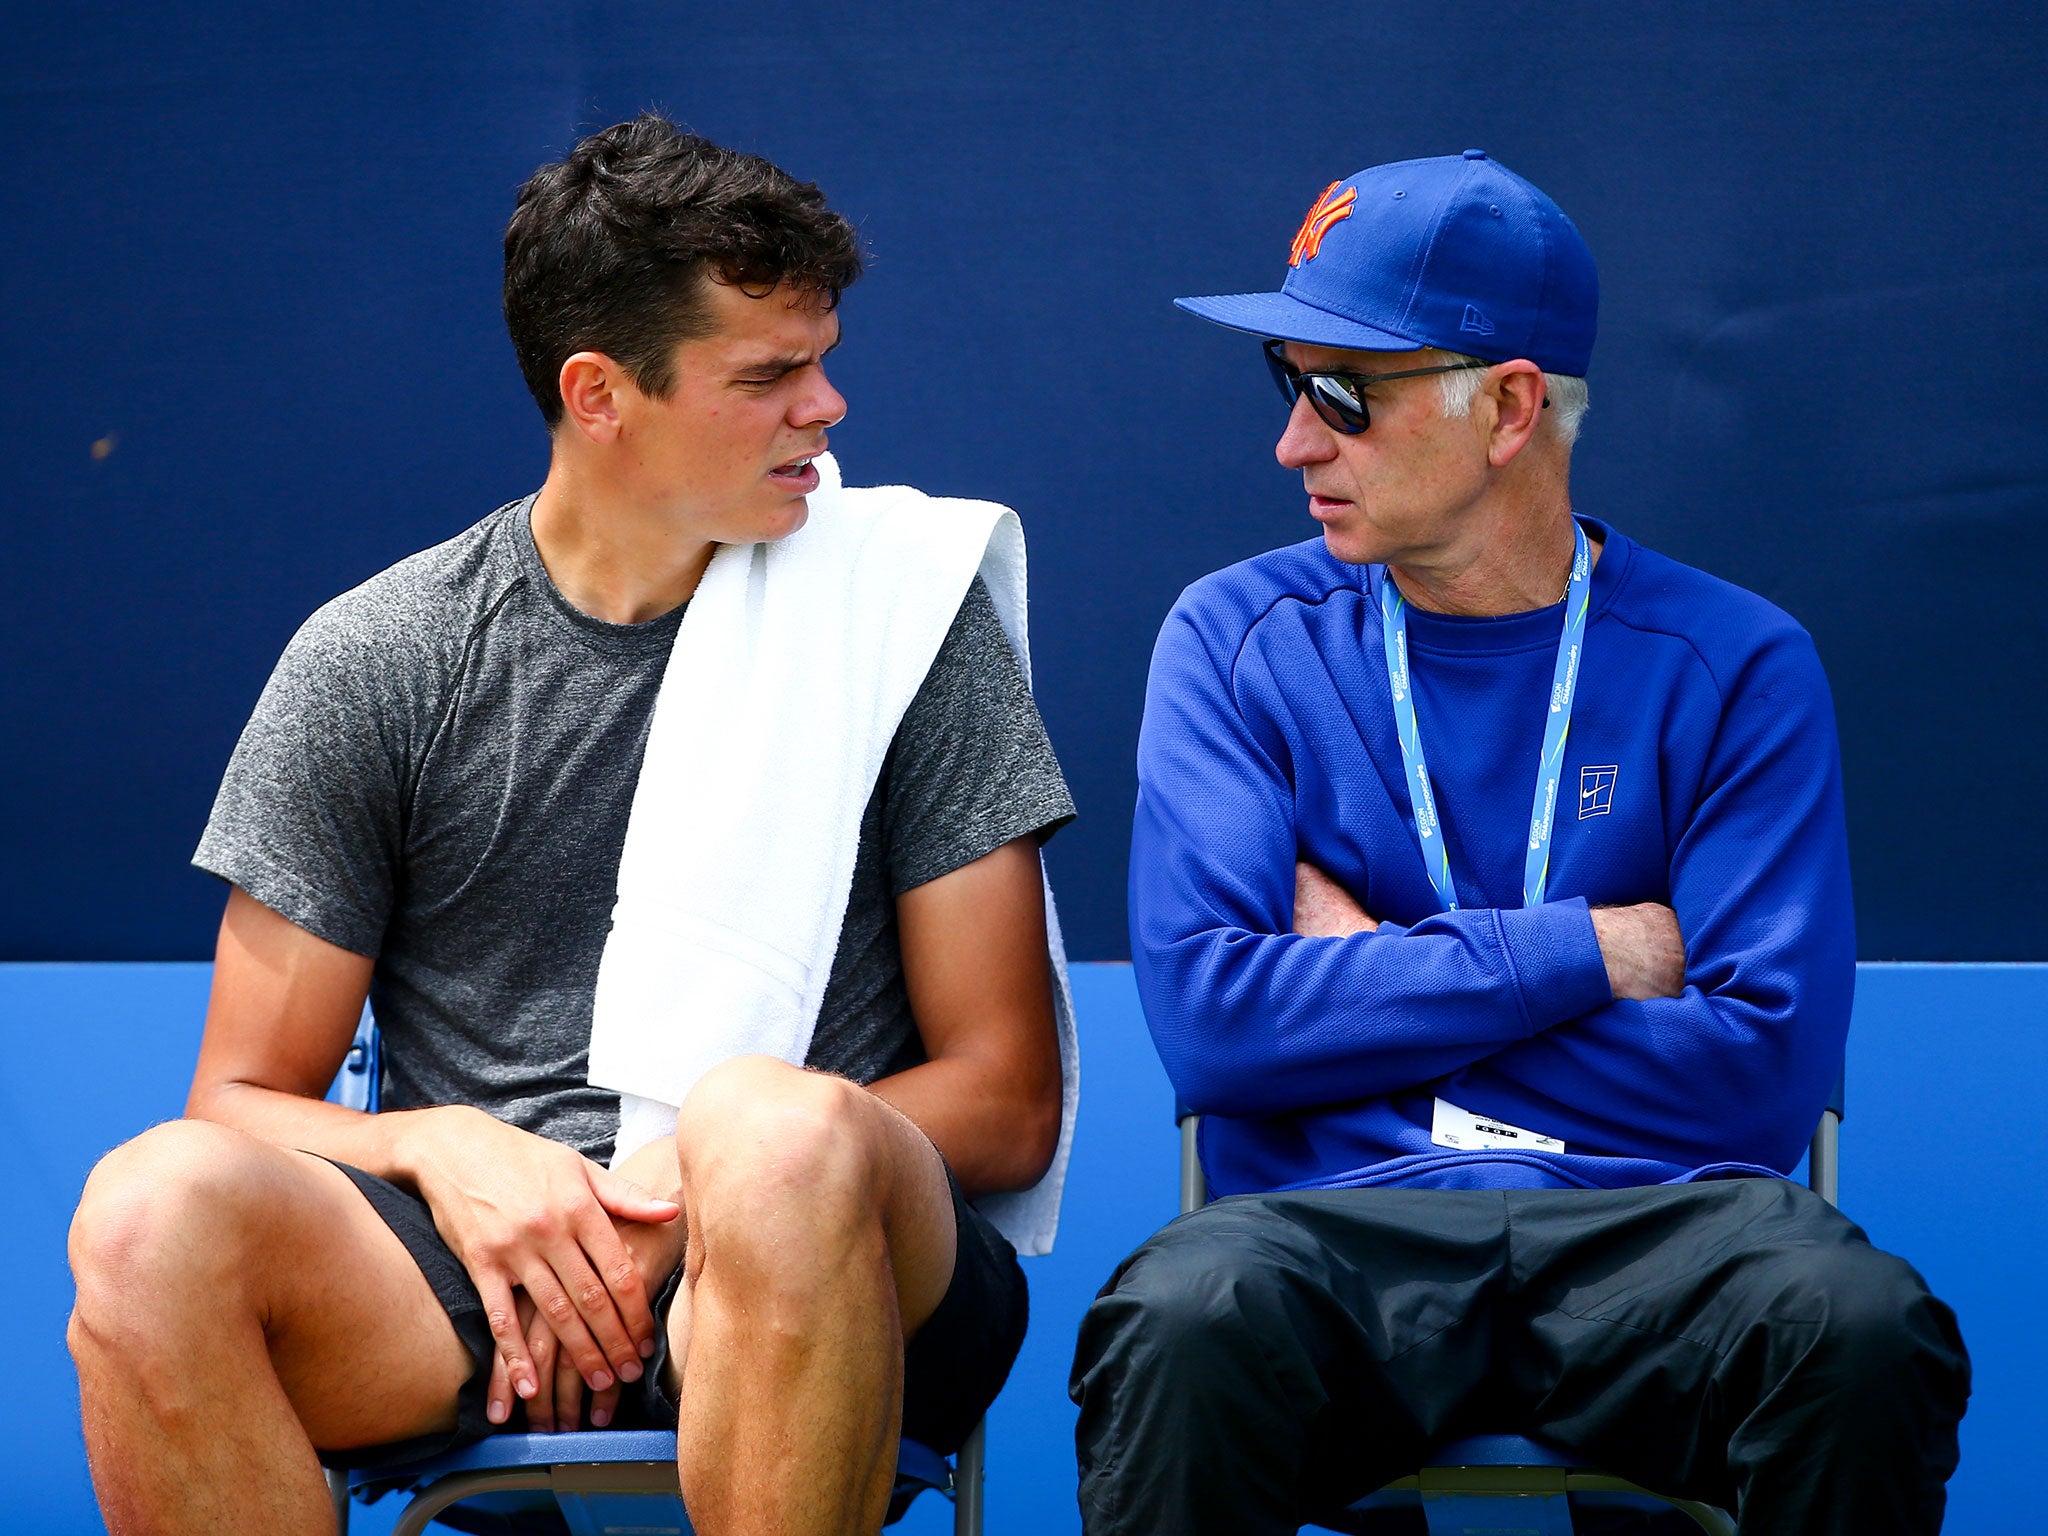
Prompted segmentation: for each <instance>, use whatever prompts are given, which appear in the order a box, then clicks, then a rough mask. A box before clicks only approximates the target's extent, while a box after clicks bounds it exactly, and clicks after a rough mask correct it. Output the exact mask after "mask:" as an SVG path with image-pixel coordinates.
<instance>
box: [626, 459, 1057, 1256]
mask: <svg viewBox="0 0 2048 1536" xmlns="http://www.w3.org/2000/svg"><path fill="white" fill-rule="evenodd" d="M816 462H817V465H818V473H819V485H818V489H817V490H815V491H813V492H812V493H811V495H810V498H809V502H810V517H809V520H808V521H807V522H806V523H805V525H804V526H803V527H802V528H800V529H799V530H797V532H795V533H793V534H791V535H790V536H789V537H788V538H785V539H782V540H779V541H777V542H775V543H772V544H734V545H725V546H723V547H721V548H720V549H719V550H718V552H717V554H716V555H714V556H713V558H712V561H711V564H710V567H709V568H708V569H707V570H706V571H705V573H704V579H703V580H702V581H701V582H700V583H698V586H697V591H696V594H695V595H694V596H693V597H692V598H691V599H690V606H689V608H688V610H687V611H686V612H685V613H684V615H683V622H682V625H681V626H680V628H679V629H678V630H677V633H676V640H675V648H674V650H673V651H672V652H671V654H670V657H669V665H668V671H667V673H666V674H665V675H664V677H663V679H662V684H661V693H660V695H659V697H658V698H657V699H656V701H655V706H654V720H653V723H652V726H651V727H650V730H649V733H648V739H647V756H646V759H645V761H644V762H643V764H642V766H641V769H640V781H639V784H638V785H637V787H636V788H635V790H634V795H633V811H632V817H631V820H630V821H629V822H628V824H627V828H626V843H625V848H624V851H623V852H622V853H621V855H620V858H619V890H618V902H617V905H616V906H615V907H614V908H613V910H612V930H611V935H610V937H609V938H608V939H607V940H606V941H605V948H604V957H603V960H602V962H601V963H600V965H599V968H598V976H597V997H596V1003H595V1012H594V1018H593V1020H592V1027H591V1036H590V1081H591V1083H592V1084H593V1085H594V1086H597V1087H600V1088H610V1089H615V1090H617V1091H618V1092H619V1093H620V1095H621V1104H620V1125H619V1138H618V1143H617V1146H616V1149H615V1150H614V1153H613V1162H614V1163H615V1164H616V1163H618V1162H622V1161H623V1160H624V1159H625V1158H626V1157H627V1156H629V1155H630V1154H631V1153H632V1152H634V1151H636V1150H637V1149H638V1148H640V1147H642V1146H645V1145H646V1144H647V1143H648V1142H650V1141H652V1140H654V1139H656V1138H657V1137H660V1136H667V1135H670V1134H673V1132H674V1130H675V1116H676V1111H675V1106H677V1105H679V1104H681V1103H682V1102H683V1100H684V1099H685V1098H686V1097H687V1096H688V1095H689V1091H690V1089H691V1088H692V1087H693V1086H694V1085H695V1084H696V1082H697V1080H698V1079H699V1078H701V1077H702V1076H703V1075H704V1074H705V1073H706V1072H708V1071H709V1070H710V1069H711V1068H712V1067H715V1066H717V1065H718V1064H719V1063H720V1062H722V1061H727V1060H730V1059H731V1058H732V1057H734V1056H740V1055H750V1054H759V1055H766V1056H775V1057H779V1058H780V1059H781V1060H783V1061H786V1062H789V1063H791V1064H793V1065H801V1064H802V1063H803V1061H804V1058H805V1056H806V1054H807V1053H808V1052H809V1049H810V1044H811V1034H812V1031H813V1030H815V1029H816V1027H817V1023H818V1012H819V1009H820V1006H821V1005H822V1004H823V1002H824V996H825V983H826V980H827V978H828V977H829V976H830V974H831V970H832V956H833V952H834V951H835V949H836V948H837V947H838V942H839V928H840V925H841V923H842V922H844V920H845V917H846V903H847V897H848V893H849V891H850V890H851V888H852V883H853V865H854V856H855V854H856V852H857V851H858V848H859V842H860V822H861V815H862V812H863V811H864V810H865V809H866V806H867V803H868V798H869V796H870V795H871V794H872V793H873V792H874V787H875V782H876V780H877V779H878V777H879V776H880V774H881V769H882V760H883V758H884V756H885V755H886V754H887V752H888V750H889V743H890V741H891V740H892V739H893V738H894V736H895V734H896V727H897V725H898V723H899V722H900V721H901V720H902V718H903V714H904V711H905V710H906V709H908V708H909V706H910V701H911V699H912V698H913V697H914V696H915V694H916V693H917V690H918V687H919V686H920V685H921V684H922V683H923V681H924V677H925V673H926V672H927V671H928V670H930V667H931V663H932V659H933V658H934V657H935V656H937V655H938V651H939V646H940V644H941V642H943V641H944V639H945V637H946V632H947V630H948V629H950V628H951V626H952V623H953V618H954V615H955V614H956V613H957V612H958V611H959V607H960V603H961V600H962V599H963V598H964V597H965V596H966V595H967V589H968V586H969V585H970V583H971V582H972V581H973V579H974V576H975V573H976V572H977V571H979V572H980V574H981V576H982V578H983V580H984V581H985V582H986V583H987V585H988V590H989V595H990V597H991V598H992V599H993V600H994V605H995V610H996V614H997V616H998V618H1000V619H1001V621H1002V625H1003V630H1004V632H1005V633H1006V634H1007V635H1008V636H1009V640H1010V644H1011V646H1012V648H1013V649H1014V650H1015V651H1016V653H1017V659H1018V662H1019V663H1020V664H1021V665H1022V666H1023V668H1024V675H1025V678H1026V680H1027V681H1028V680H1029V678H1030V675H1031V653H1030V647H1029V642H1028V638H1027V634H1026V629H1025V569H1024V534H1023V529H1022V527H1021V526H1020V524H1019V523H1018V521H1017V514H1016V513H1014V512H1012V511H1010V510H1009V509H1008V508H1006V507H999V506H997V505H995V504H994V503H993V502H985V501H960V500H954V499H950V498H943V497H932V496H927V495H925V494H924V493H923V492H922V491H916V490H912V489H910V488H909V487H907V486H877V487H870V488H864V489H846V488H843V487H842V486H841V485H840V481H839V468H838V465H837V464H836V463H834V462H833V460H832V458H831V457H830V456H829V455H821V456H820V457H819V458H818V459H817V461H816ZM1045 918H1046V929H1047V932H1048V934H1049V936H1050V939H1051V954H1050V963H1051V965H1052V968H1053V973H1054V977H1055V980H1056V985H1055V987H1054V1008H1055V1011H1056V1013H1057V1016H1058V1027H1059V1042H1060V1068H1061V1077H1062V1093H1061V1102H1062V1115H1061V1122H1060V1139H1059V1147H1058V1150H1057V1151H1056V1152H1055V1153H1054V1155H1053V1161H1052V1166H1051V1168H1049V1169H1048V1170H1047V1172H1046V1175H1045V1177H1044V1178H1043V1179H1041V1180H1039V1182H1038V1183H1037V1184H1036V1185H1034V1186H1033V1187H1032V1188H1030V1189H1027V1190H1022V1191H1020V1192H1018V1193H1015V1194H1009V1195H997V1196H991V1197H988V1198H986V1199H983V1200H982V1201H980V1202H979V1204H980V1207H981V1209H982V1210H983V1212H984V1213H985V1214H987V1215H988V1217H989V1219H990V1220H991V1221H993V1222H994V1223H995V1225H996V1226H997V1228H998V1229H1000V1230H1001V1231H1002V1233H1003V1234H1004V1236H1006V1237H1008V1238H1009V1240H1010V1241H1011V1242H1012V1243H1013V1244H1015V1246H1016V1248H1017V1250H1018V1252H1020V1253H1027V1254H1033V1253H1044V1252H1047V1251H1048V1250H1049V1249H1050V1248H1051V1246H1052V1239H1053V1233H1054V1231H1055V1230H1056V1228H1057V1227H1058V1225H1059V1203H1060V1190H1061V1187H1062V1185H1063V1184H1064V1183H1065V1181H1066V1169H1067V1156H1068V1151H1069V1148H1070V1147H1071V1144H1072V1141H1073V1134H1074V1112H1075V1109H1076V1108H1077V1106H1078V1103H1079V1064H1078V1058H1077V1051H1076V1045H1075V1036H1074V1009H1073V998H1072V994H1071V991H1070V989H1069V987H1068V983H1067V963H1066V950H1065V946H1064V945H1063V943H1062V942H1061V939H1060V928H1059V918H1058V915H1057V914H1056V913H1055V911H1054V910H1053V901H1052V890H1051V887H1050V886H1049V885H1048V886H1047V887H1046V892H1045Z"/></svg>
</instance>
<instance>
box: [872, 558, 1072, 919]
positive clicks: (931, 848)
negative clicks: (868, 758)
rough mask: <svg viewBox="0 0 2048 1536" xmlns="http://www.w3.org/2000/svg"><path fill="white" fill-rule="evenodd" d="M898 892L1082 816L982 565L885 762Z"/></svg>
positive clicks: (886, 824) (887, 822) (888, 832)
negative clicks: (1076, 814) (1076, 813)
mask: <svg viewBox="0 0 2048 1536" xmlns="http://www.w3.org/2000/svg"><path fill="white" fill-rule="evenodd" d="M882 771H883V789H884V797H883V828H884V832H885V836H886V844H887V849H888V861H889V880H890V889H891V894H893V895H898V896H900V895H902V894H903V892H905V891H907V890H911V889H913V888H914V887H916V886H920V885H924V884H926V883H927V882H929V881H932V880H936V879H938V878H939V877H940V876H941V875H947V874H951V873H952V872H953V871H954V870H956V869H959V868H961V867H963V866H964V865H968V864H972V863H973V862H974V861H975V860H976V859H978V858H981V857H983V856H984V855H985V854H989V853H993V852H994V851H995V850H996V849H998V848H1000V847H1002V845H1003V844H1005V843H1007V842H1010V841H1012V840H1013V839H1015V838H1019V837H1025V836H1029V835H1033V834H1035V835H1037V836H1038V837H1039V839H1040V840H1041V841H1043V840H1044V839H1045V838H1047V837H1050V836H1051V835H1052V834H1053V833H1054V832H1056V831H1058V830H1059V828H1061V827H1063V826H1065V825H1066V824H1067V823H1068V822H1069V821H1072V820H1073V819H1074V801H1073V797H1072V796H1071V795H1070V794H1068V792H1067V783H1066V780H1065V779H1064V778H1063V777H1062V776H1061V774H1060V765H1059V761H1058V759H1057V758H1055V757H1054V756H1053V751H1052V743H1051V742H1050V741H1049V740H1048V739H1047V738H1046V733H1045V722H1044V721H1043V720H1042V719H1040V718H1039V714H1038V706H1037V705H1036V704H1035V703H1034V702H1033V701H1032V698H1031V688H1030V685H1029V684H1028V683H1026V682H1025V680H1024V670H1023V668H1022V667H1021V666H1020V665H1019V664H1018V661H1017V655H1016V653H1015V652H1014V651H1013V650H1011V649H1010V641H1009V637H1008V636H1007V635H1005V634H1004V633H1003V626H1002V621H1001V620H1000V619H998V618H997V617H996V610H995V604H994V602H993V601H991V599H990V597H989V593H988V588H987V587H986V586H985V585H984V584H983V582H982V580H981V578H980V577H979V576H977V577H976V578H975V579H974V583H973V585H972V586H970V587H969V588H968V591H967V596H966V597H965V598H964V599H963V600H962V602H961V604H960V611H959V613H958V614H956V615H955V616H954V619H953V624H952V628H951V629H950V630H949V631H948V632H947V634H946V638H945V640H944V642H943V643H942V644H941V645H940V646H939V652H938V655H937V656H936V657H935V658H934V659H933V661H932V665H931V670H930V671H928V672H927V673H926V674H925V679H924V683H923V684H922V686H920V687H919V689H918V691H917V696H916V697H915V698H914V699H912V700H911V703H910V708H909V709H908V710H906V711H905V712H904V716H903V720H902V723H901V724H900V725H899V726H898V727H897V729H896V738H895V740H894V741H893V742H892V743H891V744H890V748H889V756H888V760H887V762H886V763H885V764H884V766H883V770H882Z"/></svg>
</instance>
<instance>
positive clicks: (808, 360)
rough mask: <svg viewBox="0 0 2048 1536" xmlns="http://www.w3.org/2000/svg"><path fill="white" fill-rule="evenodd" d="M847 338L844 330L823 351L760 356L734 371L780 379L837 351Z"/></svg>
mask: <svg viewBox="0 0 2048 1536" xmlns="http://www.w3.org/2000/svg"><path fill="white" fill-rule="evenodd" d="M845 339H846V336H845V333H844V332H842V333H841V334H839V335H837V336H835V337H833V338H832V345H831V346H829V347H827V348H825V350H824V351H823V352H810V351H804V352H783V353H778V354H777V355H776V356H774V357H764V358H759V359H757V360H756V361H754V362H751V363H742V364H740V366H739V367H738V368H737V369H735V370H734V371H735V372H736V373H743V374H767V375H769V376H771V377H773V378H778V379H779V378H781V377H782V376H783V375H784V374H786V373H795V372H796V371H797V369H799V368H808V367H809V366H810V365H811V364H812V363H814V362H816V361H818V359H820V358H822V357H826V356H828V355H829V354H831V353H832V352H834V351H836V350H837V349H838V346H839V343H840V342H842V341H844V340H845Z"/></svg>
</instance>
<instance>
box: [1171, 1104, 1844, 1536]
mask: <svg viewBox="0 0 2048 1536" xmlns="http://www.w3.org/2000/svg"><path fill="white" fill-rule="evenodd" d="M1842 1112H1843V1085H1842V1082H1841V1080H1840V1079H1839V1078H1838V1079H1837V1080H1836V1084H1835V1092H1834V1096H1833V1097H1832V1098H1831V1099H1830V1100H1829V1102H1828V1106H1827V1108H1826V1109H1824V1110H1822V1111H1821V1115H1820V1123H1819V1124H1818V1125H1816V1126H1815V1127H1814V1132H1813V1140H1812V1141H1811V1143H1809V1145H1808V1147H1807V1154H1806V1183H1807V1188H1809V1189H1811V1190H1812V1191H1813V1192H1814V1193H1815V1194H1817V1195H1819V1196H1820V1197H1821V1199H1823V1200H1825V1201H1827V1203H1828V1204H1829V1205H1833V1206H1839V1205H1840V1204H1841V1168H1842V1158H1841V1126H1842ZM1201 1118H1202V1117H1201V1116H1200V1115H1197V1114H1195V1113H1193V1112H1192V1111H1191V1110H1189V1109H1188V1108H1187V1107H1186V1106H1185V1105H1176V1106H1175V1119H1176V1120H1178V1121H1179V1123H1180V1209H1181V1214H1182V1215H1183V1216H1185V1215H1186V1214H1187V1213H1188V1212H1190V1211H1195V1210H1199V1209H1201V1208H1202V1207H1203V1206H1205V1205H1207V1204H1208V1203H1209V1185H1208V1180H1207V1178H1206V1177H1205V1176H1204V1175H1203V1173H1202V1157H1201V1152H1200V1149H1199V1147H1198V1145H1197V1141H1196V1135H1197V1132H1198V1130H1199V1129H1200V1125H1201ZM1575 1494H1584V1495H1591V1496H1594V1497H1595V1498H1598V1497H1600V1496H1603V1495H1605V1496H1615V1497H1618V1498H1621V1499H1626V1500H1628V1501H1630V1502H1633V1503H1640V1502H1642V1501H1644V1500H1653V1501H1655V1502H1656V1503H1658V1504H1663V1505H1666V1506H1668V1507H1669V1508H1671V1509H1674V1510H1676V1511H1678V1512H1680V1513H1682V1514H1684V1515H1686V1516H1688V1517H1689V1518H1690V1519H1691V1520H1692V1522H1693V1523H1694V1524H1695V1525H1697V1526H1698V1527H1699V1528H1700V1529H1701V1530H1702V1531H1706V1532H1708V1533H1709V1536H1735V1521H1734V1519H1733V1517H1732V1516H1730V1515H1729V1514H1728V1513H1727V1512H1726V1511H1725V1510H1721V1509H1716V1508H1715V1507H1714V1506H1713V1505H1711V1504H1702V1503H1699V1502H1697V1501H1695V1500H1691V1499H1680V1498H1674V1497H1672V1496H1671V1495H1669V1494H1662V1493H1656V1492H1654V1491H1652V1490H1651V1489H1648V1488H1642V1487H1638V1486H1637V1485H1636V1484H1634V1483H1631V1482H1629V1481H1627V1480H1626V1479H1625V1478H1619V1477H1614V1476H1611V1475H1609V1474H1607V1473H1604V1472H1601V1471H1599V1470H1597V1469H1595V1468H1591V1467H1587V1466H1584V1465H1583V1464H1581V1463H1579V1462H1577V1461H1575V1460H1574V1459H1573V1458H1571V1457H1569V1456H1566V1455H1564V1454H1563V1453H1561V1452H1559V1451H1555V1450H1552V1449H1551V1448H1550V1447H1549V1446H1546V1445H1543V1444H1542V1443H1541V1442H1539V1441H1535V1440H1530V1439H1526V1438H1525V1437H1523V1436H1521V1435H1475V1436H1473V1437H1471V1438H1469V1439H1465V1440H1458V1441H1454V1442H1452V1443H1451V1444H1449V1445H1445V1446H1441V1447H1439V1448H1438V1449H1437V1450H1436V1451H1435V1452H1434V1453H1433V1454H1432V1455H1431V1457H1430V1460H1429V1463H1428V1464H1427V1465H1426V1466H1423V1467H1421V1468H1419V1469H1417V1470H1416V1471H1415V1472H1414V1473H1412V1474H1410V1475H1409V1476H1407V1477H1399V1478H1396V1479H1394V1481H1392V1482H1391V1483H1388V1484H1387V1485H1386V1486H1385V1487H1383V1488H1381V1489H1379V1490H1378V1491H1377V1492H1374V1493H1371V1494H1368V1495H1366V1497H1365V1498H1363V1499H1361V1500H1359V1501H1358V1502H1357V1503H1356V1504H1354V1505H1352V1506H1351V1510H1350V1511H1347V1512H1357V1513H1371V1512H1375V1511H1378V1510H1390V1509H1395V1508H1399V1507H1404V1506H1405V1507H1410V1508H1412V1507H1414V1505H1415V1504H1416V1503H1420V1505H1421V1507H1422V1513H1423V1517H1424V1519H1425V1520H1426V1521H1427V1522H1428V1526H1429V1531H1430V1536H1464V1533H1466V1532H1468V1531H1509V1530H1511V1531H1515V1532H1519V1533H1523V1536H1572V1523H1571V1512H1570V1500H1571V1497H1572V1496H1573V1495H1575ZM1475 1520H1476V1521H1477V1523H1476V1524H1475V1523H1474V1522H1475Z"/></svg>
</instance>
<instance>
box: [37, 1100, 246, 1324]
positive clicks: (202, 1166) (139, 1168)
mask: <svg viewBox="0 0 2048 1536" xmlns="http://www.w3.org/2000/svg"><path fill="white" fill-rule="evenodd" d="M261 1154H262V1149H261V1148H260V1146H259V1144H258V1143H256V1142H254V1141H252V1140H251V1139H250V1138H248V1137H246V1136H243V1135H242V1134H240V1133H239V1132H236V1131H231V1130H228V1129H226V1128H224V1127H222V1126H217V1125H208V1124H206V1123H204V1122H202V1121H192V1120H174V1121H170V1122H169V1123H167V1124H164V1125H159V1126H157V1127H155V1128H154V1129H152V1130H149V1131H145V1132H144V1133H143V1134H142V1135H140V1136H138V1137H136V1138H135V1139H134V1140H133V1141H130V1142H126V1143H124V1144H123V1145H121V1146H119V1147H116V1148H115V1149H114V1150H113V1151H112V1152H109V1153H108V1154H107V1155H106V1156H105V1157H103V1158H101V1159H100V1161H99V1164H98V1166H97V1167H95V1168H94V1169H93V1171H92V1176H91V1177H90V1178H89V1179H87V1180H86V1184H85V1192H84V1193H83V1194H82V1195H81V1196H80V1198H79V1202H78V1210H77V1212H76V1213H75V1214H74V1215H73V1216H72V1219H71V1234H70V1257H71V1272H72V1276H73V1278H74V1280H75V1281H76V1282H77V1287H78V1302H77V1307H76V1310H75V1311H74V1313H73V1317H72V1325H71V1334H72V1346H73V1352H74V1353H77V1352H78V1350H79V1349H80V1347H81V1345H82V1343H83V1342H84V1341H83V1338H82V1331H89V1332H90V1333H93V1334H96V1335H99V1336H101V1337H106V1338H110V1339H111V1338H118V1337H127V1338H130V1339H131V1341H138V1342H139V1341H147V1340H149V1339H154V1338H160V1337H161V1336H162V1329H163V1324H164V1322H165V1321H166V1320H167V1318H168V1317H171V1316H174V1315H175V1314H176V1313H178V1312H179V1311H182V1310H184V1309H185V1308H186V1307H187V1306H188V1304H189V1303H190V1302H191V1301H192V1300H193V1299H194V1298H196V1297H199V1296H202V1295H203V1296H204V1297H205V1299H206V1302H207V1305H208V1307H209V1308H210V1309H211V1310H214V1311H215V1312H218V1310H219V1309H220V1308H221V1307H222V1306H223V1305H225V1304H230V1303H232V1301H233V1300H234V1294H233V1292H234V1285H235V1281H236V1278H237V1277H238V1276H240V1275H241V1274H243V1273H244V1266H243V1259H244V1257H245V1252H246V1241H245V1239H246V1235H247V1223H246V1220H245V1218H246V1216H247V1214H248V1212H249V1210H250V1208H251V1206H252V1204H253V1199H252V1197H253V1195H254V1189H253V1185H254V1177H253V1175H254V1172H255V1164H256V1161H257V1159H258V1158H259V1157H260V1156H261Z"/></svg>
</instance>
